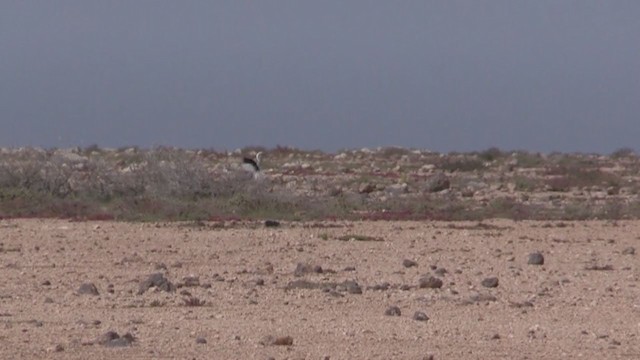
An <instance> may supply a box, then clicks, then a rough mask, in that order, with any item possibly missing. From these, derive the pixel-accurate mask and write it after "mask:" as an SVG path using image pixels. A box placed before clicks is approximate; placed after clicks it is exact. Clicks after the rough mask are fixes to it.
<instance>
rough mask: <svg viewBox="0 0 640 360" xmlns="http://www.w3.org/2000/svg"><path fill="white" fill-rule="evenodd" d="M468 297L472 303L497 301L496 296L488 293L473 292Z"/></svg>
mask: <svg viewBox="0 0 640 360" xmlns="http://www.w3.org/2000/svg"><path fill="white" fill-rule="evenodd" d="M469 299H470V301H471V302H472V303H474V302H493V301H498V298H496V297H495V296H493V295H490V294H474V295H471V296H470V297H469Z"/></svg>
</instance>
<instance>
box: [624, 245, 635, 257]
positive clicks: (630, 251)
mask: <svg viewBox="0 0 640 360" xmlns="http://www.w3.org/2000/svg"><path fill="white" fill-rule="evenodd" d="M635 253H636V248H634V247H633V246H629V247H628V248H625V249H624V250H622V255H635Z"/></svg>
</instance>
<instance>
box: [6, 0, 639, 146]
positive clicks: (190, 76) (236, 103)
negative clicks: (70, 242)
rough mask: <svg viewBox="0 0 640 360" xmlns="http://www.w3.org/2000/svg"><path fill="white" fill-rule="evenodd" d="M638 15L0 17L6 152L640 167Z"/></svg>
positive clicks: (401, 4)
mask: <svg viewBox="0 0 640 360" xmlns="http://www.w3.org/2000/svg"><path fill="white" fill-rule="evenodd" d="M639 19H640V1H637V0H611V1H605V0H597V1H591V0H576V1H569V0H549V1H544V0H528V1H523V0H504V1H498V0H492V1H482V0H469V1H455V0H440V1H427V0H421V1H386V0H385V1H373V0H370V1H355V0H347V1H345V0H338V1H330V0H322V1H317V0H314V1H301V0H293V1H284V0H278V1H239V0H229V1H211V0H203V1H169V0H153V1H142V0H121V1H117V0H109V1H103V0H100V1H93V0H77V1H69V0H56V1H29V0H15V1H13V0H3V1H2V2H0V125H1V126H2V130H1V131H0V146H24V145H37V146H45V147H68V146H76V145H79V146H88V145H91V144H94V143H96V144H98V145H100V146H103V147H116V146H123V145H139V146H143V147H150V146H155V145H175V146H180V147H189V148H201V147H204V148H216V149H234V148H237V147H242V146H248V145H263V146H268V147H271V146H275V145H278V144H280V145H287V146H294V147H300V148H304V149H323V150H329V151H335V150H337V149H341V148H355V147H363V146H367V147H376V146H389V145H399V146H407V147H417V148H426V149H431V150H437V151H454V150H457V151H468V150H482V149H486V148H488V147H490V146H498V147H500V148H502V149H524V150H531V151H544V152H548V151H584V152H605V153H608V152H611V151H613V150H615V149H618V148H620V147H623V146H626V147H632V148H635V149H636V150H640V145H639V144H638V142H639V141H640V140H639V139H640V20H639Z"/></svg>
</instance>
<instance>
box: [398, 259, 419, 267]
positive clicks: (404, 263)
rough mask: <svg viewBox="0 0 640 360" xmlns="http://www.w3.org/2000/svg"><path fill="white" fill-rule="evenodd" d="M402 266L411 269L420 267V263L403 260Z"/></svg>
mask: <svg viewBox="0 0 640 360" xmlns="http://www.w3.org/2000/svg"><path fill="white" fill-rule="evenodd" d="M402 266H404V267H406V268H410V267H414V266H418V263H417V262H415V261H413V260H409V259H404V260H402Z"/></svg>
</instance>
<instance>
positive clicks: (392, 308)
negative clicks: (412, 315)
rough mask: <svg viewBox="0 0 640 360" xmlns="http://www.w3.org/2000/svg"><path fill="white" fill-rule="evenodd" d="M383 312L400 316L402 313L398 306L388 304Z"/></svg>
mask: <svg viewBox="0 0 640 360" xmlns="http://www.w3.org/2000/svg"><path fill="white" fill-rule="evenodd" d="M384 314H385V315H387V316H400V315H402V312H401V311H400V308H399V307H397V306H395V305H394V306H389V307H388V308H387V310H385V311H384Z"/></svg>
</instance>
